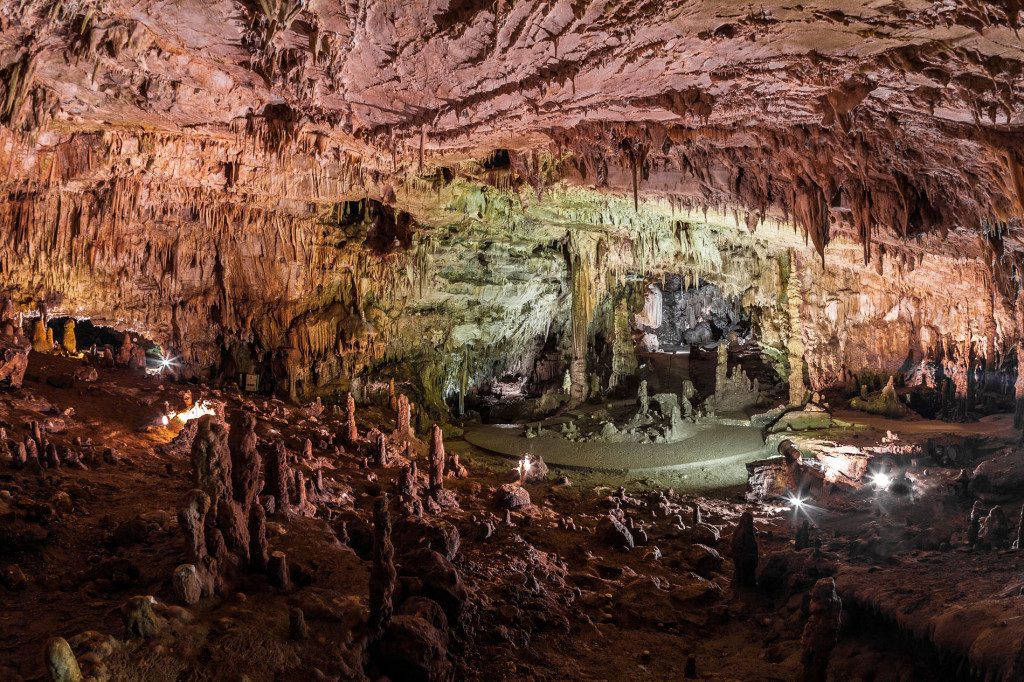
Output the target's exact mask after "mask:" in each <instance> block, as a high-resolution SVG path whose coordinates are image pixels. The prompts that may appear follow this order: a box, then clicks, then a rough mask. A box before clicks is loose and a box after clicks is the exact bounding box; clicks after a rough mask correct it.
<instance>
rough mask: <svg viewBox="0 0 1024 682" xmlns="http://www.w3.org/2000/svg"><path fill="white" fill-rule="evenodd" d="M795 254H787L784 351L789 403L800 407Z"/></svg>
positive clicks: (801, 378)
mask: <svg viewBox="0 0 1024 682" xmlns="http://www.w3.org/2000/svg"><path fill="white" fill-rule="evenodd" d="M796 270H797V259H796V254H795V253H793V252H790V254H789V281H788V282H787V284H786V299H787V310H788V312H789V339H788V340H787V341H786V350H787V352H788V354H789V403H790V405H800V404H802V403H803V402H804V396H805V395H807V385H806V384H805V383H804V351H805V348H804V340H803V336H802V334H801V330H800V308H801V306H802V305H803V301H804V298H803V292H802V291H801V290H800V278H799V277H798V276H797V272H796Z"/></svg>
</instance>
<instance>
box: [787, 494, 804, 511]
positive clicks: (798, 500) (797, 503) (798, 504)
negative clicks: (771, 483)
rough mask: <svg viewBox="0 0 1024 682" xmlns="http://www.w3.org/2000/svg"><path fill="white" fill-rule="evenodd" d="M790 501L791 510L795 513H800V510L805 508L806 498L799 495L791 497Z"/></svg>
mask: <svg viewBox="0 0 1024 682" xmlns="http://www.w3.org/2000/svg"><path fill="white" fill-rule="evenodd" d="M788 499H789V508H790V509H792V510H793V511H799V510H800V509H803V508H804V498H802V497H799V496H797V495H790V496H789V498H788Z"/></svg>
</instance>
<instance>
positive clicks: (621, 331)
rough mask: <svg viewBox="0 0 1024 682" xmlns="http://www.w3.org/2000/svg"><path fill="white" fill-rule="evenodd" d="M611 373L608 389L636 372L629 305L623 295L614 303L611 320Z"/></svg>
mask: <svg viewBox="0 0 1024 682" xmlns="http://www.w3.org/2000/svg"><path fill="white" fill-rule="evenodd" d="M612 330H613V334H614V337H613V339H612V375H611V377H610V378H609V380H608V389H609V390H611V389H614V388H616V387H617V386H618V385H619V384H620V383H621V380H622V377H627V376H630V375H633V374H635V373H636V368H637V363H636V352H635V350H634V348H633V338H632V335H631V333H630V329H629V305H628V304H627V301H626V298H625V297H624V296H623V297H622V298H620V299H619V301H618V303H616V304H615V312H614V318H613V320H612Z"/></svg>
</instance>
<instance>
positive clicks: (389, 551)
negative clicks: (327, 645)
mask: <svg viewBox="0 0 1024 682" xmlns="http://www.w3.org/2000/svg"><path fill="white" fill-rule="evenodd" d="M397 407H398V408H399V410H398V419H397V425H396V428H395V430H394V432H393V433H392V434H391V435H390V436H389V435H385V434H383V433H381V432H380V431H378V430H376V429H373V430H371V431H369V432H367V434H366V435H365V437H364V436H363V435H361V434H360V433H359V431H358V428H357V427H356V420H355V403H354V401H353V400H351V398H350V399H349V400H348V402H347V409H346V411H345V415H344V420H343V425H342V429H341V430H340V431H339V432H338V433H337V436H336V438H334V448H335V450H336V451H342V452H345V451H347V452H349V453H351V454H354V455H356V456H357V457H359V453H367V454H369V455H370V457H363V458H362V460H363V462H364V464H365V465H366V466H369V467H371V468H381V467H390V466H395V465H396V464H401V462H403V461H404V462H408V464H405V465H404V466H403V467H402V469H401V474H400V475H399V477H398V481H397V484H396V491H395V493H396V494H395V501H394V503H392V502H391V501H390V498H389V495H388V494H386V493H381V494H380V495H379V496H378V497H377V498H376V499H375V500H374V502H373V512H372V524H371V525H370V528H369V529H368V530H369V535H368V537H369V542H368V552H367V556H366V558H367V559H369V561H370V586H369V587H370V589H369V615H368V617H367V620H366V627H365V632H364V633H363V634H364V640H363V641H364V645H363V650H364V660H363V665H364V666H365V668H366V671H367V673H368V674H371V675H372V676H374V677H379V676H380V675H387V676H389V677H391V679H423V680H427V679H429V680H444V679H450V678H451V677H452V675H453V667H452V662H451V660H450V656H449V652H448V647H449V646H450V645H452V644H453V643H454V642H455V640H456V639H457V638H459V637H461V636H462V635H461V634H460V633H461V632H462V628H463V625H464V620H465V604H466V602H467V600H468V598H469V595H468V591H467V589H466V587H465V586H464V585H463V583H462V580H461V577H460V575H459V573H458V571H457V570H456V569H455V568H454V566H453V565H452V563H451V560H452V559H454V558H455V554H456V552H457V551H458V548H459V544H460V540H459V532H458V530H457V529H456V528H455V527H454V526H452V525H451V524H448V523H446V522H444V521H442V520H441V519H440V518H433V519H431V520H428V519H426V518H424V510H425V509H427V510H430V509H432V510H434V511H437V512H440V511H441V510H442V509H443V508H450V507H456V506H457V505H458V502H457V500H456V498H455V495H454V493H453V492H451V491H448V490H446V489H445V487H444V478H445V476H446V468H448V469H449V472H448V473H447V475H451V476H455V475H457V476H462V477H465V476H466V475H468V472H467V471H466V469H465V467H464V466H462V465H461V464H460V463H459V461H458V457H457V455H452V456H451V457H446V455H445V451H444V441H443V437H442V433H441V430H440V428H439V427H436V426H435V427H434V428H433V431H432V434H431V443H430V447H429V456H428V458H427V462H428V471H429V475H428V476H427V477H426V478H425V480H423V478H422V477H421V476H420V475H419V474H418V472H417V467H416V463H415V462H409V461H408V460H407V459H406V458H405V456H403V455H402V454H400V453H403V452H404V453H405V454H408V448H409V446H410V445H412V444H413V443H414V442H415V434H414V432H413V431H412V429H411V426H410V411H411V406H410V403H409V401H408V400H407V399H405V398H404V396H403V397H401V398H400V399H399V400H398V401H397ZM307 411H308V410H307ZM315 412H316V413H317V414H320V413H322V412H323V407H322V406H320V408H319V409H316V410H315ZM257 427H258V420H257V418H256V416H255V415H253V414H251V413H248V412H241V411H239V412H237V413H235V414H234V416H233V417H232V418H231V419H230V424H229V422H228V421H226V420H225V418H224V416H223V407H222V406H219V405H218V410H217V414H214V415H206V416H203V417H201V418H199V419H198V420H194V421H191V422H188V423H187V424H186V426H185V428H184V429H183V430H182V432H181V434H179V437H178V439H180V440H186V441H190V443H191V444H190V446H189V448H188V450H187V452H188V455H189V458H190V463H191V476H192V483H193V484H194V486H195V487H194V488H193V489H192V490H191V491H189V493H188V494H187V495H186V497H185V499H184V500H183V503H182V506H181V507H180V509H179V511H178V515H177V516H178V527H179V529H180V532H181V534H182V536H183V538H184V544H185V559H186V563H182V564H180V565H179V566H178V567H177V568H175V569H174V571H173V575H172V576H170V583H171V587H172V591H173V594H174V598H175V600H176V601H177V602H178V603H179V604H180V606H175V605H171V604H165V603H162V602H160V601H159V600H157V599H156V598H155V597H153V596H148V595H140V596H135V597H132V598H130V599H128V600H127V601H126V602H125V603H124V604H123V606H122V609H121V615H122V620H123V622H124V627H125V631H124V632H125V638H126V639H127V640H129V641H137V642H142V643H144V645H145V646H150V647H156V648H164V647H167V646H169V645H170V644H172V643H173V642H174V641H175V640H176V638H180V637H182V636H183V634H182V633H183V632H184V630H185V629H187V628H188V627H190V626H191V624H192V623H193V622H194V621H195V619H196V613H195V610H196V609H202V608H204V605H205V604H206V603H207V600H211V601H209V603H211V604H213V603H216V601H217V600H218V599H225V598H230V597H231V596H232V595H233V594H235V590H237V589H238V588H239V587H240V586H241V585H242V584H243V583H244V584H247V585H250V586H251V585H252V577H253V576H259V575H262V576H263V577H264V579H265V581H266V583H267V584H268V585H269V586H270V587H271V588H272V589H273V590H274V591H276V592H277V593H280V594H291V593H294V592H295V591H296V590H297V582H296V581H297V580H298V581H302V580H304V578H303V570H302V569H301V568H299V569H296V568H295V567H293V566H292V565H291V563H290V562H289V559H288V556H287V555H286V554H285V552H283V551H280V550H275V549H274V548H272V547H271V545H270V542H269V540H268V535H267V527H268V519H273V520H275V521H276V522H286V521H288V520H289V519H292V518H296V517H299V516H309V517H312V516H314V515H317V514H318V512H319V511H321V509H322V508H327V509H329V510H330V512H329V516H331V517H332V518H335V521H334V525H335V529H336V532H337V534H338V537H339V539H341V540H342V541H344V542H348V543H349V544H350V545H353V546H359V541H357V540H355V539H353V538H350V537H349V536H348V531H347V524H346V521H345V518H346V517H344V516H342V517H336V512H337V510H338V509H340V508H341V507H343V506H345V504H344V503H345V501H344V500H342V499H340V498H339V497H338V496H336V495H334V494H332V493H331V492H330V491H329V490H327V489H326V488H325V486H324V483H323V481H322V473H321V470H320V468H319V464H317V458H316V457H314V454H313V444H312V442H311V440H309V439H306V440H305V442H304V444H303V446H302V451H301V453H292V452H290V451H289V449H288V448H287V447H286V445H285V442H284V441H283V440H281V439H276V440H273V441H271V442H263V441H261V439H260V438H259V436H258V435H257ZM30 431H32V433H34V434H35V435H33V436H30V437H29V438H27V439H26V443H28V442H31V444H30V445H28V446H27V447H28V448H29V449H31V451H32V452H35V451H36V450H37V449H38V447H37V445H36V443H37V441H36V438H40V439H42V437H41V436H40V435H39V429H38V425H37V424H35V423H33V424H32V425H31V427H30ZM178 439H176V440H178ZM42 440H43V442H45V439H42ZM4 442H6V441H4ZM324 445H329V443H325V444H324ZM19 446H21V447H22V448H25V447H26V446H25V445H24V444H22V443H19ZM176 447H178V448H179V450H177V451H178V452H180V447H181V445H178V446H176ZM44 449H45V448H44ZM169 451H171V452H173V451H175V450H173V449H171V450H169ZM400 460H401V461H400ZM309 466H316V470H315V471H314V472H312V473H310V475H308V476H307V472H308V471H309V469H308V467H309ZM371 476H372V474H371ZM395 514H398V520H397V521H396V522H393V521H392V517H393V515H395ZM350 518H351V520H352V523H354V524H355V523H356V519H355V517H350ZM356 525H358V524H356ZM353 530H355V526H353ZM363 537H366V536H363ZM395 540H397V541H398V544H399V550H398V552H396V549H395V544H394V541H395ZM396 554H397V559H396ZM296 570H298V573H296ZM287 620H288V632H289V638H290V639H292V640H296V641H299V640H304V639H306V638H308V637H309V634H310V628H309V625H308V624H307V622H306V618H305V614H304V612H303V611H302V609H301V608H297V607H291V608H289V609H288V613H287ZM119 645H120V643H119V642H118V640H116V639H114V638H112V637H106V636H103V635H99V634H98V633H94V632H87V633H83V634H82V635H79V636H77V637H73V638H70V639H68V640H65V639H62V638H54V639H52V640H50V641H49V642H48V643H47V644H46V647H45V649H44V652H43V658H44V662H45V665H46V668H47V670H48V672H49V673H50V675H51V677H52V679H54V680H59V681H76V680H91V679H95V680H105V679H110V678H109V674H108V673H107V672H106V666H105V664H104V662H103V660H104V658H105V657H107V656H109V655H110V654H111V653H112V652H113V651H114V650H115V649H116V648H117V647H118V646H119Z"/></svg>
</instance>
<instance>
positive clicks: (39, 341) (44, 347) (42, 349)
mask: <svg viewBox="0 0 1024 682" xmlns="http://www.w3.org/2000/svg"><path fill="white" fill-rule="evenodd" d="M32 350H34V351H35V352H37V353H49V352H50V351H51V350H53V345H52V344H51V343H50V342H49V341H48V340H47V338H46V322H45V321H44V320H43V318H41V317H39V318H36V320H35V321H34V322H33V323H32Z"/></svg>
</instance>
